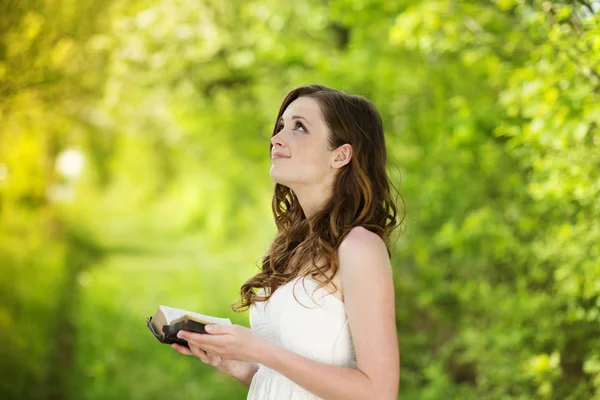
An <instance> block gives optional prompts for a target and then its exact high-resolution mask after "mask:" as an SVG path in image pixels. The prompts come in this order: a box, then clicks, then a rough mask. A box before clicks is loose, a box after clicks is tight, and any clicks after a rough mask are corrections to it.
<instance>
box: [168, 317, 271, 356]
mask: <svg viewBox="0 0 600 400" xmlns="http://www.w3.org/2000/svg"><path fill="white" fill-rule="evenodd" d="M205 329H206V332H207V334H201V333H193V332H188V331H179V333H178V334H177V337H179V338H181V339H185V340H186V341H187V342H188V345H189V346H190V349H192V348H193V347H196V348H198V349H199V350H201V351H203V352H204V354H206V355H207V359H208V354H211V357H213V356H218V357H220V359H221V361H220V362H223V360H226V361H228V360H239V361H247V362H251V363H256V362H260V358H261V356H262V355H264V354H266V353H267V352H268V351H269V348H270V346H272V345H273V343H272V342H271V341H269V340H268V339H265V338H264V337H263V336H261V335H260V334H259V333H258V332H256V331H253V330H252V329H249V328H246V327H243V326H240V325H214V324H210V325H206V328H205ZM190 352H191V350H190ZM192 354H194V353H192ZM198 354H199V355H198V357H199V358H200V359H201V360H202V358H201V357H200V355H202V356H203V357H204V354H201V353H200V352H198ZM214 360H218V359H216V357H215V358H214Z"/></svg>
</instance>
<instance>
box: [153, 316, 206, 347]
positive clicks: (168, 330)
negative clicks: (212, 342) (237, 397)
mask: <svg viewBox="0 0 600 400" xmlns="http://www.w3.org/2000/svg"><path fill="white" fill-rule="evenodd" d="M146 325H148V329H150V332H152V334H153V335H154V336H155V337H156V339H158V341H159V342H161V343H165V344H172V343H177V344H180V345H182V346H185V347H188V348H189V347H190V346H189V345H188V343H187V341H186V340H184V339H180V338H178V337H177V332H179V331H181V330H183V331H189V332H196V333H206V330H204V327H205V326H206V324H203V323H201V322H197V321H194V320H191V319H184V320H181V321H178V322H176V323H173V324H171V325H163V327H162V333H157V332H156V331H155V330H154V326H152V317H150V318H148V321H147V322H146Z"/></svg>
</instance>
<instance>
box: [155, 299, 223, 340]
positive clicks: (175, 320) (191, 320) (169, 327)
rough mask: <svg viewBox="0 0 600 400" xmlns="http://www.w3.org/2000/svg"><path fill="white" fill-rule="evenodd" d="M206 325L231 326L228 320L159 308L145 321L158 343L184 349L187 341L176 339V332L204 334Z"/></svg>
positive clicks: (171, 308) (164, 307)
mask: <svg viewBox="0 0 600 400" xmlns="http://www.w3.org/2000/svg"><path fill="white" fill-rule="evenodd" d="M208 324H217V325H231V320H230V319H229V318H218V317H211V316H209V315H202V314H198V313H195V312H192V311H186V310H180V309H178V308H173V307H167V306H159V307H158V310H156V313H154V315H153V316H151V317H149V318H148V320H147V321H146V325H147V326H148V329H150V332H152V333H153V334H154V336H155V337H156V338H157V339H158V341H159V342H161V343H165V344H172V343H177V344H180V345H182V346H185V347H189V346H188V343H187V341H186V340H184V339H180V338H178V337H177V332H179V331H180V330H184V331H190V332H196V333H206V331H205V330H204V327H205V326H206V325H208Z"/></svg>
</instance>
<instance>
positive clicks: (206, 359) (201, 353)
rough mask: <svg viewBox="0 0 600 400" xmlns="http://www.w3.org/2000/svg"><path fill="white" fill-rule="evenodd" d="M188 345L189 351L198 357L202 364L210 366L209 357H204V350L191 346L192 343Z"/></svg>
mask: <svg viewBox="0 0 600 400" xmlns="http://www.w3.org/2000/svg"><path fill="white" fill-rule="evenodd" d="M188 344H189V346H190V351H191V352H192V354H193V355H195V356H196V357H198V358H199V359H200V361H202V362H203V363H204V364H211V361H210V359H209V357H208V356H207V355H206V352H205V351H204V350H202V349H201V348H200V347H198V346H194V344H192V343H188Z"/></svg>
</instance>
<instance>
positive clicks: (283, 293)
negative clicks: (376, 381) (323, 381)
mask: <svg viewBox="0 0 600 400" xmlns="http://www.w3.org/2000/svg"><path fill="white" fill-rule="evenodd" d="M317 286H318V284H317V282H316V281H314V280H313V279H312V278H310V277H306V278H296V279H294V280H292V281H290V282H288V283H287V284H285V285H282V286H280V287H279V288H278V289H277V290H276V291H275V293H274V294H273V296H271V298H270V299H269V301H267V302H261V303H255V304H253V305H252V306H251V307H250V327H251V328H252V329H255V330H256V331H258V332H259V333H260V334H261V335H262V336H264V337H266V338H267V339H269V340H271V341H273V342H275V343H276V344H278V345H279V346H282V347H284V348H286V349H288V350H291V351H294V352H296V353H298V354H301V355H303V356H305V357H308V358H311V359H313V360H316V361H319V362H322V363H327V364H332V365H337V366H343V367H350V368H356V354H355V352H354V345H353V343H352V337H351V335H350V327H349V325H348V318H347V316H346V309H345V305H344V303H343V302H342V301H341V300H340V299H338V298H337V297H335V296H334V295H332V294H330V293H328V292H327V290H326V289H325V288H319V289H318V290H316V291H315V289H316V287H317ZM258 294H259V295H262V294H264V291H263V290H262V289H261V290H260V291H259V292H258ZM294 294H295V296H296V298H294ZM296 299H297V300H296ZM282 399H286V400H287V399H290V400H306V399H311V400H312V399H319V397H317V396H315V395H314V394H312V393H310V392H309V391H307V390H306V389H304V388H302V387H301V386H299V385H297V384H296V383H294V382H292V381H291V380H289V379H288V378H286V377H285V376H283V375H282V374H280V373H279V372H277V371H275V370H272V369H270V368H267V367H265V366H263V365H261V364H259V369H258V371H257V372H256V374H255V375H254V377H253V378H252V383H251V384H250V390H249V392H248V400H282Z"/></svg>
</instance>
